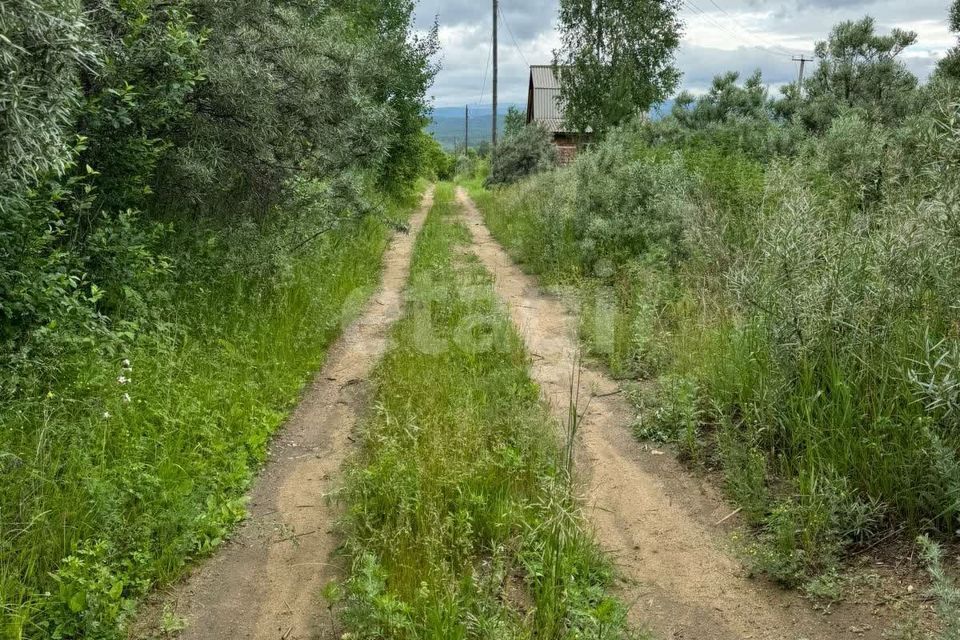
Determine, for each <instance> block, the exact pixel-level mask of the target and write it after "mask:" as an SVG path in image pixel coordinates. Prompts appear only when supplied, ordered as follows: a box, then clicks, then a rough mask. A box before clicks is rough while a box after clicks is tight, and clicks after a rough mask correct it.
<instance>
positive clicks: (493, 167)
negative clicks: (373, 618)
mask: <svg viewBox="0 0 960 640" xmlns="http://www.w3.org/2000/svg"><path fill="white" fill-rule="evenodd" d="M556 161H557V159H556V150H555V149H554V147H553V144H552V143H551V141H550V134H549V133H548V132H547V131H546V130H545V129H542V128H540V127H537V126H527V127H523V128H521V129H519V130H518V131H516V132H515V133H513V134H512V135H509V136H507V137H505V138H504V139H503V141H502V142H501V143H500V144H499V145H498V146H497V151H496V153H494V154H493V161H492V163H491V164H490V175H489V177H488V178H487V184H491V185H495V184H512V183H514V182H517V181H518V180H521V179H523V178H526V177H527V176H531V175H534V174H536V173H541V172H543V171H547V170H548V169H550V168H552V167H553V166H554V165H555V164H556Z"/></svg>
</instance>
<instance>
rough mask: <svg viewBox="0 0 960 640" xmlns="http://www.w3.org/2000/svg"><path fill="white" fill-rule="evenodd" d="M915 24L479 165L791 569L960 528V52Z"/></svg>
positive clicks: (769, 551)
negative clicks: (505, 164)
mask: <svg viewBox="0 0 960 640" xmlns="http://www.w3.org/2000/svg"><path fill="white" fill-rule="evenodd" d="M956 12H957V10H956V8H955V10H954V14H956ZM955 26H958V27H960V24H956V25H955ZM915 37H916V36H915V35H914V34H912V33H909V32H906V31H900V30H894V31H893V32H892V33H890V34H888V35H880V34H878V33H876V30H875V28H874V24H873V21H872V20H870V19H869V18H867V19H864V20H861V21H855V22H847V23H843V24H840V25H838V26H837V27H836V28H835V29H834V30H833V32H832V33H831V34H830V36H829V38H828V39H827V40H826V41H824V42H823V43H821V44H820V45H818V46H817V50H816V53H817V57H818V62H819V66H818V68H817V70H816V71H815V72H814V73H813V74H812V75H811V76H810V77H808V79H807V80H806V81H805V82H804V86H803V88H802V91H801V90H798V89H797V87H795V86H793V87H787V88H786V89H785V91H784V93H783V95H781V96H777V97H772V96H769V95H768V94H767V91H766V89H765V87H764V84H763V80H762V78H761V77H760V75H759V73H757V74H756V75H754V76H752V77H750V78H747V79H746V80H745V81H743V82H741V79H740V78H739V77H738V76H737V74H734V73H731V74H726V75H723V76H720V77H718V78H716V80H715V81H714V84H713V87H712V88H711V89H710V91H709V92H708V93H707V94H705V95H703V96H701V97H698V98H694V97H693V96H690V95H685V94H682V95H681V97H680V98H679V99H678V101H677V105H676V107H675V108H674V110H673V112H672V113H671V114H669V115H668V116H667V117H665V118H663V119H662V120H659V121H656V122H647V121H646V119H643V120H640V121H630V122H621V123H620V124H619V125H618V126H617V127H614V128H612V129H611V130H610V131H609V133H607V134H606V135H604V136H602V137H601V138H600V139H599V140H598V142H596V143H595V144H594V145H593V147H592V148H591V149H589V150H587V151H585V152H583V153H581V155H580V156H579V157H578V158H577V159H576V161H575V162H574V163H573V164H572V166H570V167H568V168H564V169H558V170H553V171H547V172H544V173H541V174H540V175H538V176H536V177H534V178H532V179H528V180H525V181H522V182H519V183H518V184H516V185H514V186H511V187H508V188H503V189H498V190H494V191H488V190H485V189H484V188H483V187H482V185H481V183H480V181H479V180H477V179H475V178H474V177H473V176H471V175H467V176H464V178H463V179H464V180H465V181H466V182H467V184H469V185H470V186H471V190H472V195H473V196H474V198H475V200H476V201H477V202H478V204H479V205H480V207H481V209H482V210H483V212H484V214H485V217H486V220H487V223H488V225H489V226H490V228H491V231H492V232H493V233H494V235H495V236H496V237H497V238H498V240H499V241H500V242H502V243H503V244H504V245H506V246H507V247H508V248H509V250H510V251H511V252H512V254H513V255H514V256H515V258H516V259H517V260H518V261H520V262H521V263H522V264H523V266H524V268H526V269H528V270H529V271H531V272H533V273H536V274H539V275H540V276H541V278H542V279H544V280H545V281H546V282H549V283H553V284H560V285H572V286H573V287H574V288H575V291H576V294H577V295H578V296H579V298H580V300H581V308H582V314H581V315H582V335H583V338H584V341H585V343H586V344H587V345H588V347H589V348H590V349H591V350H592V352H593V353H594V354H595V356H597V357H599V358H600V359H601V360H603V361H604V362H605V363H606V364H607V365H609V367H610V368H611V370H612V371H613V372H614V373H616V374H617V375H619V376H621V377H622V378H624V379H626V380H655V381H656V384H653V385H651V384H643V385H639V389H640V391H638V392H637V394H636V395H637V399H638V402H639V403H640V404H641V406H642V408H643V411H642V412H641V414H642V416H643V417H642V419H641V420H640V421H639V422H638V424H637V425H636V430H637V433H638V435H639V436H641V437H644V438H659V439H666V440H671V441H673V442H676V443H677V444H678V445H679V448H680V451H681V454H682V455H683V456H684V457H685V458H686V459H687V460H689V461H690V462H691V463H692V464H696V465H704V466H707V467H710V468H718V469H721V470H722V472H723V478H724V483H725V486H726V488H727V490H728V492H729V494H730V495H731V497H732V498H733V499H734V500H735V501H736V502H737V503H738V505H739V506H740V507H741V508H742V510H743V511H742V512H743V514H745V516H746V518H747V521H748V522H749V523H750V524H751V525H752V526H753V527H754V528H755V530H756V532H757V536H756V538H755V546H754V548H753V550H752V553H751V556H752V561H753V563H754V565H755V567H756V568H758V569H759V570H762V571H764V572H766V573H768V574H769V575H771V576H773V577H775V578H776V579H778V580H780V581H782V582H783V583H785V584H788V585H805V584H808V583H809V582H808V581H809V580H810V579H811V577H813V576H816V575H819V574H821V573H822V572H824V571H828V570H830V569H832V568H835V567H836V566H837V565H838V563H840V562H841V561H842V560H843V558H844V557H845V554H846V553H848V552H850V551H855V550H857V549H858V548H869V547H871V546H873V545H876V544H880V543H883V542H884V541H888V540H890V539H891V538H892V537H893V536H895V535H896V534H909V533H911V532H914V533H915V532H920V531H922V532H926V533H928V534H930V535H931V536H932V537H933V538H934V539H939V540H940V541H949V540H951V539H953V537H954V536H955V535H956V533H955V532H956V531H957V530H958V528H960V455H958V453H960V429H958V422H957V416H958V415H960V396H958V385H957V381H956V379H957V375H958V367H960V333H958V325H957V320H956V318H957V307H956V304H957V300H958V299H960V290H958V282H960V252H958V246H960V245H958V243H957V240H958V237H960V227H958V218H957V211H958V210H960V174H958V164H957V158H958V157H960V147H958V141H960V89H958V85H957V78H955V77H954V75H953V74H954V72H953V66H951V65H952V64H953V63H952V60H953V57H948V59H947V60H946V61H945V62H944V64H943V65H942V67H941V69H940V70H939V71H938V72H937V73H936V74H935V75H934V76H933V77H932V78H931V79H930V80H929V81H928V82H927V83H926V84H923V85H921V84H920V83H919V82H918V81H917V79H916V78H915V77H913V76H912V75H911V74H910V73H909V72H908V71H907V69H906V68H905V67H904V66H903V64H902V63H901V62H900V61H899V59H898V56H899V55H900V53H901V52H902V51H903V50H904V49H905V48H907V47H909V46H910V44H912V43H913V42H914V41H915ZM954 57H955V56H954ZM902 539H909V536H903V537H902ZM928 548H929V547H928ZM928 556H930V553H929V552H928ZM931 557H933V556H931ZM951 637H952V636H951Z"/></svg>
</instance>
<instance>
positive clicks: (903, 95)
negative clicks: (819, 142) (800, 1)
mask: <svg viewBox="0 0 960 640" xmlns="http://www.w3.org/2000/svg"><path fill="white" fill-rule="evenodd" d="M875 27H876V25H875V22H874V20H873V18H870V17H865V18H863V19H862V20H858V21H846V22H841V23H840V24H838V25H836V26H835V27H834V28H833V30H832V31H831V33H830V37H829V39H828V40H826V41H823V42H819V43H817V47H816V57H817V59H818V61H819V66H818V67H817V69H816V71H814V73H813V74H812V75H811V76H810V78H809V79H807V80H806V81H805V82H804V89H805V90H806V94H807V95H806V96H801V95H800V94H799V93H798V92H796V91H793V92H791V91H788V92H786V93H785V102H784V103H783V104H781V105H779V106H778V112H779V113H781V114H783V115H786V116H790V115H794V114H796V115H797V116H799V118H800V120H801V122H803V124H804V125H805V126H807V127H808V128H810V129H812V130H813V131H817V132H823V131H826V129H827V128H828V127H829V125H830V122H831V121H832V120H833V119H834V118H835V117H837V115H839V113H840V112H841V110H842V109H851V108H856V109H863V110H864V111H865V112H866V114H867V115H868V117H869V118H870V119H871V120H872V121H875V122H881V123H883V124H895V123H897V122H899V121H901V120H902V119H903V118H904V117H905V116H907V115H908V114H909V113H910V111H911V108H912V105H913V100H914V97H915V96H914V92H915V89H916V88H917V79H916V77H915V76H914V75H913V74H911V73H910V72H909V71H908V70H907V68H906V66H904V64H903V63H902V62H901V61H900V60H898V59H897V58H898V56H899V55H900V54H901V53H902V52H903V50H904V49H906V48H907V47H909V46H911V45H912V44H914V43H915V42H916V41H917V34H916V33H914V32H912V31H904V30H902V29H894V30H893V31H891V32H890V34H889V35H878V34H877V33H876V32H875Z"/></svg>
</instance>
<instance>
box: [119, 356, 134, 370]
mask: <svg viewBox="0 0 960 640" xmlns="http://www.w3.org/2000/svg"><path fill="white" fill-rule="evenodd" d="M120 366H121V367H123V368H124V369H127V370H130V369H133V367H132V366H131V365H130V360H128V359H127V358H124V359H123V360H122V361H121V362H120Z"/></svg>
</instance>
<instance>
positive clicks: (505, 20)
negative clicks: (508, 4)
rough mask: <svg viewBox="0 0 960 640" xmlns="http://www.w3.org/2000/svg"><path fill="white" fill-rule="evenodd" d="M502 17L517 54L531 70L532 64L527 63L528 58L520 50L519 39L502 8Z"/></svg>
mask: <svg viewBox="0 0 960 640" xmlns="http://www.w3.org/2000/svg"><path fill="white" fill-rule="evenodd" d="M500 17H501V18H503V24H504V25H506V27H507V32H508V33H509V34H510V39H511V40H513V46H514V47H515V48H516V50H517V53H519V54H520V58H521V59H522V60H523V63H524V64H525V65H527V68H529V67H530V63H529V62H527V56H525V55H523V51H521V50H520V45H519V44H518V43H517V38H516V36H514V35H513V29H511V28H510V23H509V22H507V16H506V15H505V14H504V13H503V7H500Z"/></svg>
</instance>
